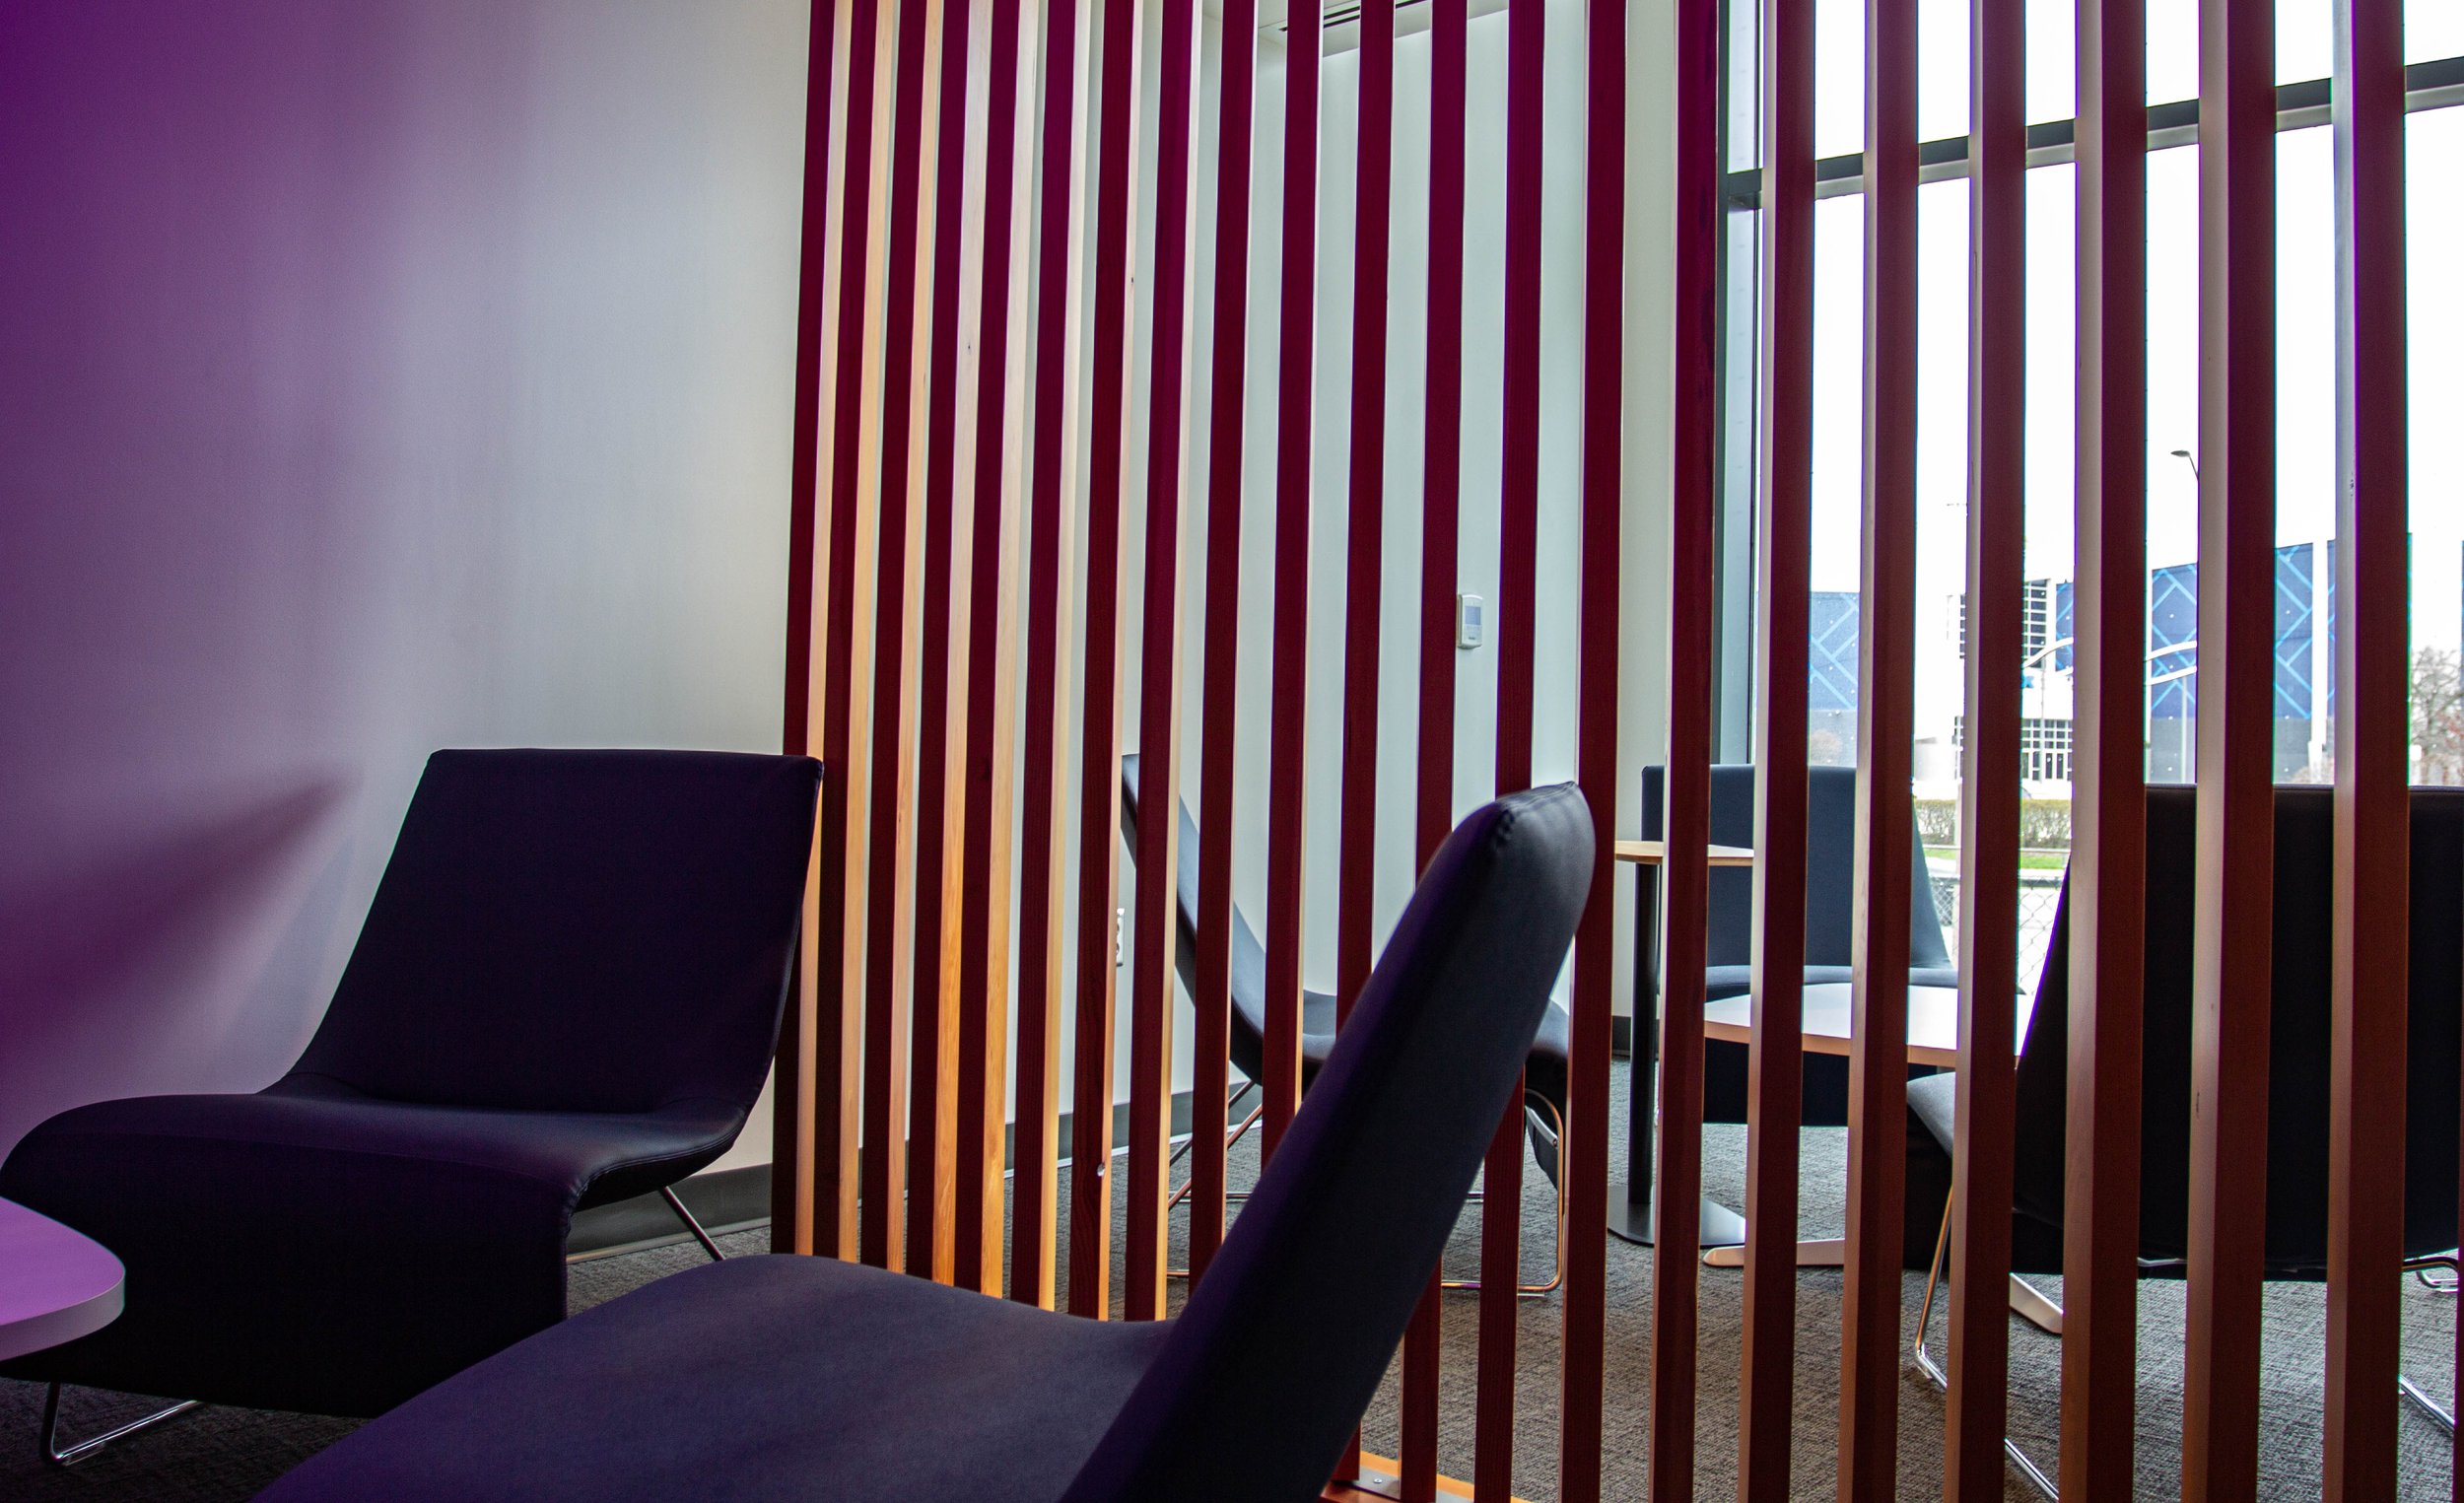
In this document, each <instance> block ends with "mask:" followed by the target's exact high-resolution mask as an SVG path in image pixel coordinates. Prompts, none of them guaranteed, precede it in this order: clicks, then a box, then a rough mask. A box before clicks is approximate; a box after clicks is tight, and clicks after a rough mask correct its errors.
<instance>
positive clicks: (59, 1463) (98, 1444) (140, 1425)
mask: <svg viewBox="0 0 2464 1503" xmlns="http://www.w3.org/2000/svg"><path fill="white" fill-rule="evenodd" d="M196 1406H197V1401H196V1400H194V1399H187V1400H182V1401H180V1402H178V1403H175V1404H172V1405H171V1407H170V1408H167V1409H157V1410H155V1411H154V1412H153V1413H151V1414H148V1415H145V1416H143V1417H142V1418H138V1419H132V1420H130V1421H129V1422H128V1423H126V1424H124V1425H121V1426H119V1427H118V1428H117V1429H113V1430H105V1431H103V1433H102V1434H101V1435H98V1436H96V1437H95V1438H94V1439H92V1440H81V1441H79V1442H78V1443H77V1444H76V1445H74V1446H69V1447H66V1448H63V1447H62V1446H61V1445H60V1385H58V1384H56V1383H55V1384H53V1385H51V1388H50V1391H49V1392H48V1393H46V1394H44V1395H43V1400H42V1459H43V1461H44V1462H45V1463H47V1464H48V1465H50V1466H53V1467H74V1466H76V1465H77V1464H78V1463H79V1462H82V1461H84V1460H86V1459H87V1458H88V1457H90V1456H92V1455H94V1454H95V1453H96V1452H98V1451H100V1450H102V1449H103V1447H105V1446H107V1445H109V1444H111V1442H113V1441H115V1440H121V1439H124V1438H126V1437H128V1436H131V1435H134V1434H136V1433H137V1432H138V1431H140V1430H145V1429H150V1428H152V1427H153V1426H155V1425H158V1424H161V1423H162V1422H163V1421H164V1420H167V1419H169V1418H171V1416H172V1415H174V1414H185V1413H187V1412H188V1411H189V1410H190V1409H193V1408H195V1407H196Z"/></svg>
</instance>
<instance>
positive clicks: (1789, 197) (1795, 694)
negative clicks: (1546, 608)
mask: <svg viewBox="0 0 2464 1503" xmlns="http://www.w3.org/2000/svg"><path fill="white" fill-rule="evenodd" d="M1762 15H1763V22H1762V37H1763V82H1762V122H1763V123H1762V143H1763V162H1764V166H1763V205H1762V234H1763V255H1762V278H1763V283H1762V299H1761V312H1762V362H1761V364H1762V382H1763V386H1762V393H1761V397H1762V421H1761V430H1762V433H1761V440H1762V453H1761V465H1760V468H1761V475H1760V477H1759V478H1760V482H1761V518H1760V524H1759V526H1758V527H1757V529H1756V535H1757V541H1758V543H1759V545H1760V547H1759V553H1758V555H1757V558H1756V570H1755V589H1754V614H1755V617H1756V622H1755V649H1754V668H1755V672H1754V707H1755V711H1756V726H1755V729H1756V734H1755V741H1754V761H1755V763H1756V764H1757V765H1758V767H1759V772H1758V773H1757V775H1756V779H1755V805H1756V807H1755V810H1754V851H1755V863H1754V946H1753V1003H1752V1009H1753V1011H1752V1016H1753V1041H1752V1043H1751V1044H1750V1045H1749V1046H1748V1048H1747V1055H1746V1061H1747V1062H1746V1101H1747V1112H1748V1115H1749V1116H1750V1117H1751V1119H1752V1122H1751V1126H1750V1127H1747V1129H1746V1139H1745V1370H1744V1375H1743V1379H1742V1382H1741V1393H1742V1399H1743V1402H1744V1406H1745V1414H1744V1422H1743V1423H1742V1424H1741V1425H1740V1426H1739V1427H1738V1496H1739V1498H1740V1499H1741V1500H1743V1503H1780V1500H1782V1499H1785V1498H1786V1497H1787V1496H1788V1495H1789V1462H1790V1459H1791V1451H1792V1446H1791V1440H1790V1437H1791V1435H1792V1434H1793V1431H1794V1427H1795V1413H1794V1410H1795V1403H1796V1396H1795V1379H1796V1360H1797V1339H1796V1338H1797V1159H1798V1142H1797V1127H1798V1123H1799V1121H1800V1120H1801V1119H1802V1117H1803V1115H1804V1113H1803V1102H1802V1100H1801V1095H1800V1093H1801V1091H1802V1088H1803V1080H1804V1076H1805V1060H1804V1055H1803V1045H1802V1041H1801V1040H1800V1038H1799V1031H1798V1030H1799V1023H1800V1020H1801V1018H1802V1016H1803V1013H1804V1005H1805V949H1806V921H1805V910H1806V733H1807V722H1806V684H1807V673H1808V667H1807V658H1808V640H1807V633H1808V628H1809V624H1810V623H1809V617H1808V606H1809V601H1808V595H1807V590H1808V587H1809V586H1808V581H1809V578H1810V575H1809V570H1810V567H1811V561H1812V550H1813V541H1812V519H1811V518H1812V510H1813V492H1812V488H1813V471H1814V452H1813V432H1814V5H1813V3H1812V0H1764V4H1763V13H1762Z"/></svg>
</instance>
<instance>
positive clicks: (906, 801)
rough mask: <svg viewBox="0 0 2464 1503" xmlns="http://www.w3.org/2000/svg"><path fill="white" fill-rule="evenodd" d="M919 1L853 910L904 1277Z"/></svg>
mask: <svg viewBox="0 0 2464 1503" xmlns="http://www.w3.org/2000/svg"><path fill="white" fill-rule="evenodd" d="M936 9H937V7H935V6H934V5H932V4H931V3H930V0H898V26H897V37H896V40H895V41H894V42H893V43H892V46H893V56H894V58H895V62H894V64H893V69H892V75H891V104H890V160H889V178H890V196H889V214H888V219H887V224H886V227H885V232H884V235H883V239H882V249H883V251H884V252H885V253H886V255H887V258H888V274H887V279H886V283H885V285H884V287H883V290H882V300H881V353H880V360H881V367H882V376H881V396H880V406H879V408H878V409H877V411H878V412H879V418H878V422H879V424H880V435H881V437H880V444H881V453H880V464H881V473H880V480H879V482H878V484H879V488H880V489H879V501H878V507H879V521H878V527H879V539H880V541H879V559H878V565H877V568H878V571H879V572H878V575H877V577H876V579H875V581H874V600H875V602H876V604H877V607H878V610H879V616H878V618H877V619H876V620H875V622H874V624H873V641H872V657H871V661H870V664H869V668H870V672H871V676H872V711H871V725H870V729H871V734H872V757H871V765H872V786H871V809H870V813H871V830H870V833H869V835H868V838H867V840H866V842H865V845H866V850H867V852H868V854H869V866H870V871H869V883H868V891H867V892H866V894H865V897H864V899H863V904H864V929H865V934H864V957H865V964H864V1118H863V1132H864V1149H863V1159H862V1187H861V1190H860V1196H861V1201H860V1205H861V1208H860V1211H859V1215H860V1218H861V1219H860V1222H859V1226H860V1231H859V1233H858V1236H857V1249H858V1253H859V1255H860V1256H861V1257H862V1259H863V1261H864V1262H866V1263H868V1264H873V1265H875V1266H876V1267H886V1268H897V1267H902V1266H904V1265H905V1263H906V1258H905V1239H906V1229H907V1214H906V1211H907V1132H908V1112H907V1105H908V1091H909V1088H910V1086H911V1084H912V1081H911V1078H910V1070H909V1045H910V1032H909V1023H910V1015H909V1007H910V1002H911V999H912V997H911V992H910V990H909V983H910V982H911V981H912V980H913V977H912V975H911V974H910V973H909V972H908V970H907V968H906V965H905V964H904V954H903V952H904V950H905V948H906V944H905V941H906V940H907V938H908V937H909V931H910V928H911V926H912V921H913V918H914V908H913V900H914V893H915V886H914V878H915V870H914V866H915V823H914V813H915V802H914V800H915V793H916V787H915V784H914V782H913V774H912V763H913V760H914V755H915V747H916V723H915V718H914V717H915V696H914V695H913V694H912V693H911V692H910V690H911V688H912V685H911V684H910V682H909V680H910V678H911V676H912V675H911V674H910V673H909V671H908V660H907V642H908V637H909V635H910V633H911V631H912V629H913V626H914V622H915V615H916V592H917V582H918V581H917V565H918V563H919V557H918V555H919V553H920V551H921V550H920V549H919V547H918V543H919V541H920V533H921V530H922V528H921V523H922V521H923V512H922V511H921V509H919V508H917V507H916V506H914V505H913V500H914V496H915V490H916V481H917V478H918V476H917V473H916V472H917V469H918V467H919V465H920V464H921V463H922V460H923V450H922V449H921V448H920V447H919V445H918V444H917V443H916V437H917V434H916V428H917V424H916V421H915V417H916V393H917V387H918V384H919V382H920V381H922V380H924V379H928V378H929V374H930V372H929V366H930V362H929V361H924V362H921V363H920V362H919V361H918V360H917V359H916V345H917V333H918V331H917V328H916V306H917V289H916V283H917V278H918V275H919V272H918V267H919V263H920V262H922V260H923V259H924V254H923V252H922V250H921V249H920V248H919V241H920V240H923V239H926V238H928V237H929V235H930V233H931V227H930V226H929V225H928V224H926V223H925V222H924V218H923V216H922V214H921V213H920V212H919V204H918V200H919V199H921V198H922V196H923V182H922V179H923V176H924V158H925V156H926V155H927V147H926V143H925V140H924V130H925V126H924V122H925V120H926V119H927V118H928V117H929V110H928V106H929V105H930V104H931V103H932V102H933V97H934V90H933V89H932V86H931V85H930V83H929V82H927V80H929V79H930V77H931V71H930V60H931V53H932V32H933V31H934V30H937V28H935V27H934V26H933V21H934V12H935V10H936Z"/></svg>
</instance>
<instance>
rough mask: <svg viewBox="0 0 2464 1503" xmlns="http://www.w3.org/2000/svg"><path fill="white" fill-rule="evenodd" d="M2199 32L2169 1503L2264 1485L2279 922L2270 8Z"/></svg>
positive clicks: (2240, 1494)
mask: <svg viewBox="0 0 2464 1503" xmlns="http://www.w3.org/2000/svg"><path fill="white" fill-rule="evenodd" d="M2199 22H2200V26H2199V60H2200V79H2199V84H2200V88H2199V97H2200V106H2199V261H2200V266H2199V344H2200V351H2199V459H2200V469H2199V676H2198V690H2199V696H2198V764H2197V768H2198V771H2197V777H2198V785H2199V808H2198V818H2199V833H2198V889H2197V896H2196V900H2195V902H2196V909H2195V913H2194V916H2193V920H2192V950H2193V956H2194V959H2193V963H2192V996H2191V1002H2192V1008H2193V1011H2192V1021H2191V1060H2190V1064H2191V1117H2190V1225H2189V1255H2190V1281H2189V1286H2188V1289H2187V1290H2186V1294H2187V1308H2186V1310H2185V1316H2186V1320H2185V1323H2184V1324H2185V1327H2186V1330H2185V1341H2184V1350H2183V1358H2184V1362H2183V1394H2182V1497H2183V1499H2184V1500H2185V1503H2224V1500H2229V1499H2241V1498H2251V1497H2255V1496H2257V1493H2258V1485H2259V1325H2260V1314H2261V1310H2260V1291H2261V1277H2262V1260H2263V1256H2264V1253H2265V1249H2266V1241H2267V1115H2268V1111H2267V1109H2268V1089H2267V1074H2268V1032H2269V1022H2270V1015H2271V1012H2272V1010H2273V1009H2272V1007H2271V1005H2270V993H2271V991H2272V990H2273V985H2274V983H2273V976H2272V973H2271V969H2270V959H2271V952H2272V950H2273V945H2272V943H2271V938H2272V935H2273V932H2274V929H2275V914H2276V895H2275V862H2274V848H2275V825H2276V790H2275V780H2276V769H2275V763H2276V758H2275V751H2276V748H2275V732H2276V484H2275V474H2276V400H2275V398H2276V339H2275V315H2276V264H2275V263H2276V257H2275V246H2276V203H2275V180H2276V87H2275V84H2276V16H2275V7H2274V6H2273V5H2272V4H2269V3H2266V0H2233V3H2230V4H2224V3H2219V0H2203V3H2202V4H2201V6H2200V11H2199ZM2393 1273H2394V1270H2393V1269H2390V1270H2389V1275H2390V1277H2389V1281H2390V1282H2393V1281H2394V1279H2393ZM2391 1386H2392V1385H2391Z"/></svg>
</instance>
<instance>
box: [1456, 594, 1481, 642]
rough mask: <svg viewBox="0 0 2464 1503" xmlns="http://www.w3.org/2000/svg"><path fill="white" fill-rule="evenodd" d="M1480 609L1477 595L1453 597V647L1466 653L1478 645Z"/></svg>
mask: <svg viewBox="0 0 2464 1503" xmlns="http://www.w3.org/2000/svg"><path fill="white" fill-rule="evenodd" d="M1482 609H1483V607H1482V605H1481V602H1480V597H1479V596H1478V595H1457V596H1455V646H1456V647H1458V648H1461V649H1464V650H1465V651H1467V652H1468V651H1470V650H1472V649H1473V648H1476V647H1478V646H1479V645H1480V618H1481V612H1482Z"/></svg>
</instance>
